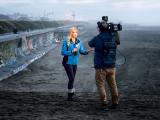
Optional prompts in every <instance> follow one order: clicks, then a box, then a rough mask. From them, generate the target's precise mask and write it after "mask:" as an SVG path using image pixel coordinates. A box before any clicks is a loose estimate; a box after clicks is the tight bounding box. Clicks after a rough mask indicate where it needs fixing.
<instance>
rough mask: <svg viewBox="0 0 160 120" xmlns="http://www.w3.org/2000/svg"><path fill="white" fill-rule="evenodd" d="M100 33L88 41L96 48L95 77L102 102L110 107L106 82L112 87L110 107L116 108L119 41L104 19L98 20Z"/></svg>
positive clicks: (117, 98)
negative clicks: (117, 50) (116, 65)
mask: <svg viewBox="0 0 160 120" xmlns="http://www.w3.org/2000/svg"><path fill="white" fill-rule="evenodd" d="M97 25H98V27H97V28H98V30H99V34H98V35H97V36H95V37H94V38H93V39H91V41H89V42H88V44H89V46H90V47H91V48H95V49H94V50H95V54H94V67H95V71H96V72H95V74H96V75H95V79H96V85H97V88H98V92H99V95H100V99H101V103H102V105H103V106H104V107H105V108H108V107H107V106H108V100H107V94H106V86H105V82H106V81H107V83H108V86H109V87H110V92H111V96H112V105H111V106H109V108H116V107H117V105H118V102H119V97H118V96H119V95H118V89H117V84H116V80H115V73H116V69H115V62H116V48H117V42H116V40H115V39H114V36H113V34H112V32H111V31H110V27H109V24H108V23H107V22H106V21H104V20H102V21H101V22H97Z"/></svg>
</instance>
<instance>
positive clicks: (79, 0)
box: [65, 0, 101, 4]
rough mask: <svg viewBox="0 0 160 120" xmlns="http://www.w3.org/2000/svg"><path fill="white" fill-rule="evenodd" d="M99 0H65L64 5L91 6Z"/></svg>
mask: <svg viewBox="0 0 160 120" xmlns="http://www.w3.org/2000/svg"><path fill="white" fill-rule="evenodd" d="M100 1H101V0H65V3H66V4H88V3H89V4H93V3H99V2H100Z"/></svg>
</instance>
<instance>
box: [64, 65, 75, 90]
mask: <svg viewBox="0 0 160 120" xmlns="http://www.w3.org/2000/svg"><path fill="white" fill-rule="evenodd" d="M64 68H65V71H66V73H67V76H68V79H69V82H68V89H69V90H71V89H73V88H74V87H73V84H74V79H75V75H76V71H77V65H69V64H65V65H64Z"/></svg>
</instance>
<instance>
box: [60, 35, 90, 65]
mask: <svg viewBox="0 0 160 120" xmlns="http://www.w3.org/2000/svg"><path fill="white" fill-rule="evenodd" d="M74 48H77V49H78V50H77V53H76V54H74V53H72V50H73V49H74ZM61 54H62V55H63V56H68V60H67V63H66V64H71V65H77V64H78V60H79V56H80V54H82V55H87V54H88V52H87V51H86V50H85V49H84V47H83V44H82V41H81V40H80V39H79V38H77V39H76V42H75V43H74V42H70V44H69V45H68V39H67V38H65V39H64V41H63V44H62V49H61Z"/></svg>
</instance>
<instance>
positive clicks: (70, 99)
mask: <svg viewBox="0 0 160 120" xmlns="http://www.w3.org/2000/svg"><path fill="white" fill-rule="evenodd" d="M73 95H74V93H68V98H67V101H74V99H73Z"/></svg>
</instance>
